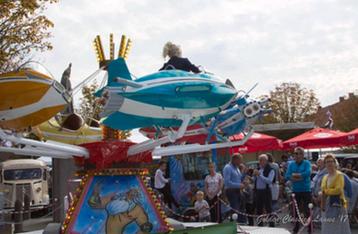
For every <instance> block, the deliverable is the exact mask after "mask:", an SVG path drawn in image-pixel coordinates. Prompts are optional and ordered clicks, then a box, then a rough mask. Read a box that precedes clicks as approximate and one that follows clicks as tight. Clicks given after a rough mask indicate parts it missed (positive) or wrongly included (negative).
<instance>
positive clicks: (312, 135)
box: [283, 128, 346, 149]
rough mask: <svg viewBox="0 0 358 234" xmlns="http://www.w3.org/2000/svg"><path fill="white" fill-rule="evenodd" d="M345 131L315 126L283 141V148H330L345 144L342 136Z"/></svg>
mask: <svg viewBox="0 0 358 234" xmlns="http://www.w3.org/2000/svg"><path fill="white" fill-rule="evenodd" d="M345 134H346V133H344V132H339V131H334V130H330V129H325V128H315V129H312V130H310V131H308V132H305V133H303V134H301V135H298V136H296V137H294V138H291V139H289V140H287V141H285V142H283V148H284V149H293V148H295V147H297V146H301V147H303V148H305V149H317V148H331V147H342V146H345V144H344V142H343V141H342V137H343V136H344V135H345Z"/></svg>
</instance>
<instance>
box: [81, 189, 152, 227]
mask: <svg viewBox="0 0 358 234" xmlns="http://www.w3.org/2000/svg"><path fill="white" fill-rule="evenodd" d="M100 190H101V187H100V184H96V186H95V188H94V190H93V194H92V196H91V197H90V199H89V200H88V204H89V205H90V206H91V207H92V208H94V209H105V210H106V211H107V214H108V217H107V221H106V233H107V234H117V233H123V232H124V230H125V228H126V226H127V225H128V224H130V223H132V222H136V223H137V225H138V226H139V227H140V231H139V232H137V233H138V234H144V233H149V232H150V231H151V230H152V228H153V225H152V224H151V223H150V222H149V220H148V215H147V214H146V212H145V211H144V209H143V207H142V206H141V204H140V192H139V190H138V189H136V188H131V189H129V190H128V191H127V192H125V193H120V194H116V193H115V194H111V195H109V196H106V197H100Z"/></svg>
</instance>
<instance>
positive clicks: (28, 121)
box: [0, 69, 72, 130]
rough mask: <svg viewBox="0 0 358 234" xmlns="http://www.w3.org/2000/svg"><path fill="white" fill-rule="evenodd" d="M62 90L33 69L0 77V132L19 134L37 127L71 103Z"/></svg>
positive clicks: (68, 96)
mask: <svg viewBox="0 0 358 234" xmlns="http://www.w3.org/2000/svg"><path fill="white" fill-rule="evenodd" d="M71 99H72V98H71V96H70V95H69V94H68V92H67V91H66V90H65V89H64V87H63V86H62V85H61V84H60V83H59V82H57V81H56V80H54V79H52V78H51V77H49V76H47V75H45V74H42V73H40V72H37V71H35V70H33V69H23V70H19V71H14V72H8V73H4V74H1V75H0V128H2V129H11V130H23V129H27V128H29V127H33V126H36V125H39V124H41V123H43V122H45V121H47V120H49V119H50V118H52V117H53V116H55V115H56V113H58V112H60V111H62V110H63V109H64V108H65V106H66V105H67V104H68V103H70V102H71Z"/></svg>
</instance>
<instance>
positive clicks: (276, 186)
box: [266, 153, 281, 211]
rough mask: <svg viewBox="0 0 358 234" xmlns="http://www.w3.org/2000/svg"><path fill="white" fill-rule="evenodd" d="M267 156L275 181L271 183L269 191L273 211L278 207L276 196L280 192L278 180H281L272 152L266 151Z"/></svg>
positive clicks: (278, 167)
mask: <svg viewBox="0 0 358 234" xmlns="http://www.w3.org/2000/svg"><path fill="white" fill-rule="evenodd" d="M266 155H267V157H268V161H269V164H270V166H271V168H272V169H273V170H274V172H275V183H273V184H272V188H271V192H272V210H273V211H275V210H277V209H278V207H277V206H278V196H279V193H280V181H281V173H280V166H279V165H278V164H277V163H275V161H274V159H273V156H272V154H270V153H266Z"/></svg>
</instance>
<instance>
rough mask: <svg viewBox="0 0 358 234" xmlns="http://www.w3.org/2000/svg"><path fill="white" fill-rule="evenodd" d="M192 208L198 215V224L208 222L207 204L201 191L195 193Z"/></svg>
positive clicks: (208, 211) (208, 210) (208, 208)
mask: <svg viewBox="0 0 358 234" xmlns="http://www.w3.org/2000/svg"><path fill="white" fill-rule="evenodd" d="M194 208H195V211H196V212H198V214H199V222H210V207H209V204H208V202H207V201H205V200H204V193H203V192H202V191H197V192H196V201H195V204H194Z"/></svg>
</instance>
